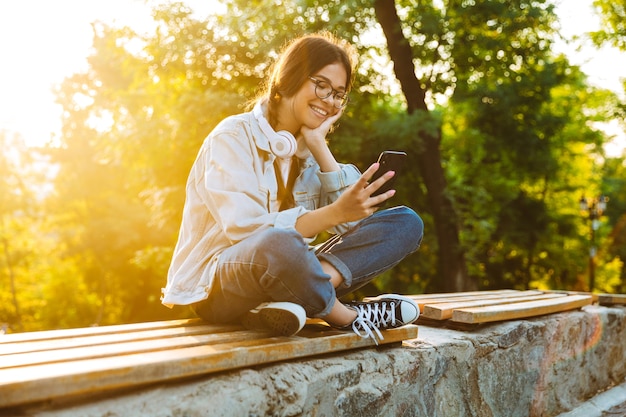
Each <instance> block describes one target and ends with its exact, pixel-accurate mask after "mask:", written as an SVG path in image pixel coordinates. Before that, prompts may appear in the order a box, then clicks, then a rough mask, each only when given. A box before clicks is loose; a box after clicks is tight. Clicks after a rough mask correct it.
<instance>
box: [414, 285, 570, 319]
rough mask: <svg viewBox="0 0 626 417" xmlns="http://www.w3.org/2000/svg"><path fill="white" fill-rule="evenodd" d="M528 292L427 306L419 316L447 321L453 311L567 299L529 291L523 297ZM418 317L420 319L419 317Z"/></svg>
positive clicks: (559, 295)
mask: <svg viewBox="0 0 626 417" xmlns="http://www.w3.org/2000/svg"><path fill="white" fill-rule="evenodd" d="M527 293H529V292H526V291H521V292H520V293H519V294H516V295H507V296H506V297H503V298H501V297H499V298H495V299H494V298H489V299H479V300H470V301H454V302H444V303H438V304H427V305H425V306H424V308H423V309H422V314H421V316H424V317H426V318H429V319H433V320H447V319H450V318H452V313H453V312H454V310H458V309H463V308H468V307H484V306H491V305H504V304H512V303H519V302H522V301H533V300H543V299H550V298H560V297H567V294H541V293H540V294H536V292H535V291H530V293H532V294H530V295H525V294H527ZM421 316H420V317H421Z"/></svg>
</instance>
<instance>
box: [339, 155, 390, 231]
mask: <svg viewBox="0 0 626 417" xmlns="http://www.w3.org/2000/svg"><path fill="white" fill-rule="evenodd" d="M379 166H380V164H379V163H378V162H376V163H374V164H372V165H371V166H370V167H369V168H368V169H367V170H366V171H365V172H364V173H363V175H361V177H360V178H359V179H358V180H357V182H355V183H354V184H353V185H352V186H351V187H350V188H348V189H347V190H346V191H344V193H343V194H341V196H339V198H338V199H337V200H336V201H335V202H334V203H332V204H331V205H330V206H334V207H333V209H334V210H336V212H335V213H336V215H337V219H338V222H337V224H341V223H345V222H351V221H357V220H361V219H364V218H365V217H367V216H369V215H371V214H373V213H374V212H375V211H376V210H378V207H379V206H380V205H381V204H382V203H383V202H384V201H385V200H387V199H389V198H391V197H393V195H394V194H395V193H396V190H389V191H387V192H385V193H382V194H380V195H377V196H374V197H372V194H373V193H374V191H376V190H378V189H379V188H380V187H382V185H383V184H384V183H385V182H387V181H388V180H390V179H391V178H392V177H393V176H394V175H395V172H393V171H389V172H386V173H385V174H384V175H383V176H382V177H380V178H378V179H377V180H376V181H374V182H372V183H371V184H370V183H369V180H370V179H371V178H372V176H373V175H374V173H375V172H376V171H377V170H378V168H379Z"/></svg>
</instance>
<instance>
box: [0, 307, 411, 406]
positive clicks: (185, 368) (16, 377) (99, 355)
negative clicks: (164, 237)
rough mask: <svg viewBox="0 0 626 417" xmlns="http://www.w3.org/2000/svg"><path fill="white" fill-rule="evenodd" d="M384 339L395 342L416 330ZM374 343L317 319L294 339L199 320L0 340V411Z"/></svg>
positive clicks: (389, 333) (405, 329) (392, 332)
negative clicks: (333, 327)
mask: <svg viewBox="0 0 626 417" xmlns="http://www.w3.org/2000/svg"><path fill="white" fill-rule="evenodd" d="M383 336H384V339H383V340H379V341H378V343H379V344H380V345H385V344H399V343H401V342H402V341H403V340H407V339H415V338H416V337H417V326H416V325H410V326H405V327H402V328H399V329H393V330H387V331H384V332H383ZM374 345H375V342H374V341H373V340H372V339H363V338H361V337H359V336H358V335H356V334H354V333H352V332H341V331H337V330H334V329H332V328H330V327H329V326H328V325H326V324H325V323H324V322H322V321H316V320H309V321H307V325H306V326H305V328H304V329H303V330H302V331H301V332H300V333H298V334H297V335H296V336H292V337H272V336H271V335H269V334H267V333H264V332H261V331H251V330H246V329H244V328H243V327H241V326H216V325H208V324H206V323H205V322H203V321H201V320H199V319H190V320H173V321H163V322H152V323H141V324H128V325H116V326H102V327H90V328H82V329H71V330H52V331H43V332H32V333H19V334H8V335H2V336H0V409H1V408H5V407H13V406H19V405H23V404H28V403H35V402H41V401H46V400H51V399H59V398H65V397H71V396H77V395H90V394H96V393H101V392H104V391H107V390H118V389H122V388H129V387H135V386H140V385H146V384H150V383H157V382H163V381H170V380H176V379H181V378H186V377H192V376H198V375H203V374H210V373H213V372H220V371H225V370H231V369H236V368H243V367H251V366H255V365H261V364H267V363H271V362H278V361H284V360H289V359H296V358H302V357H307V356H313V355H318V354H326V353H332V352H340V351H344V350H349V349H357V348H364V347H372V346H374Z"/></svg>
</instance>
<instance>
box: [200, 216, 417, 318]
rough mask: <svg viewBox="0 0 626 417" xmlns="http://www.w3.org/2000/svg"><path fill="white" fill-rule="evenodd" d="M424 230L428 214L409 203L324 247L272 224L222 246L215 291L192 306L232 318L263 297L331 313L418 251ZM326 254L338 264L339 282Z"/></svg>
mask: <svg viewBox="0 0 626 417" xmlns="http://www.w3.org/2000/svg"><path fill="white" fill-rule="evenodd" d="M423 232H424V223H423V222H422V219H421V218H420V217H419V216H418V215H417V214H416V213H415V212H414V211H413V210H411V209H410V208H408V207H404V206H401V207H394V208H390V209H386V210H381V211H378V212H376V213H374V214H373V215H371V216H369V217H367V218H365V219H363V220H362V221H360V222H359V223H358V224H357V225H356V226H355V227H354V228H352V229H351V230H349V231H348V232H346V233H344V234H342V235H336V236H333V237H332V238H330V239H329V240H328V241H326V242H324V243H322V244H321V245H318V246H317V247H310V246H309V245H307V244H306V243H305V242H304V241H303V239H302V236H301V235H300V234H299V233H298V232H297V231H296V230H294V229H276V228H270V229H266V230H263V231H261V232H259V233H256V234H254V235H253V236H250V237H249V238H248V239H246V240H244V241H241V242H239V243H237V244H235V245H233V246H232V247H230V248H228V249H226V250H225V251H224V252H222V253H221V254H220V257H219V261H218V266H217V271H216V274H215V281H214V285H213V287H212V289H211V292H210V293H209V297H208V299H206V300H203V301H200V302H198V303H195V304H194V305H192V309H193V310H194V311H195V313H196V314H197V315H198V316H200V317H202V318H203V319H205V320H207V321H209V322H213V323H229V322H236V321H238V320H239V319H240V318H241V316H242V315H243V314H245V313H246V312H247V311H249V310H251V309H253V308H255V307H256V306H258V305H259V304H261V303H263V302H268V301H289V302H292V303H296V304H299V305H301V306H302V307H304V309H305V311H306V313H307V317H325V316H326V315H328V313H329V312H330V309H331V308H332V306H333V305H334V302H335V299H336V298H337V297H341V296H342V295H345V294H348V293H350V292H352V291H354V290H356V289H358V288H360V287H362V286H364V285H365V284H367V283H368V282H370V281H371V280H372V279H374V278H375V277H376V276H377V275H379V274H381V273H382V272H384V271H386V270H388V269H390V268H392V267H393V266H395V265H397V264H398V263H399V262H400V261H401V260H402V259H404V258H405V257H406V256H407V255H409V254H410V253H412V252H415V251H416V250H417V249H418V248H419V246H420V243H421V241H422V236H423ZM320 260H325V261H326V262H328V263H330V264H331V265H333V266H334V267H335V269H337V271H339V273H340V274H341V276H342V277H343V283H342V284H341V285H340V286H339V288H337V289H335V288H334V287H333V285H332V284H331V282H330V276H329V275H328V274H326V273H325V272H324V271H323V270H322V266H321V263H320Z"/></svg>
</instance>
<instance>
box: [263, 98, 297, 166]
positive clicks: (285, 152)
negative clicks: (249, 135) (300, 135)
mask: <svg viewBox="0 0 626 417" xmlns="http://www.w3.org/2000/svg"><path fill="white" fill-rule="evenodd" d="M253 113H254V117H255V118H256V119H257V120H258V121H259V126H261V130H262V131H263V133H265V136H267V139H268V140H269V142H270V149H271V150H272V153H273V154H274V155H276V156H277V157H279V158H283V159H287V158H291V157H292V156H294V155H295V154H296V150H297V148H298V144H297V142H296V138H295V137H294V136H293V135H292V134H291V132H288V131H286V130H279V131H278V132H276V131H275V130H274V129H273V128H272V126H271V125H270V124H269V122H268V121H267V119H266V118H265V115H264V114H263V107H262V104H261V101H258V102H257V103H256V104H255V106H254V110H253Z"/></svg>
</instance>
